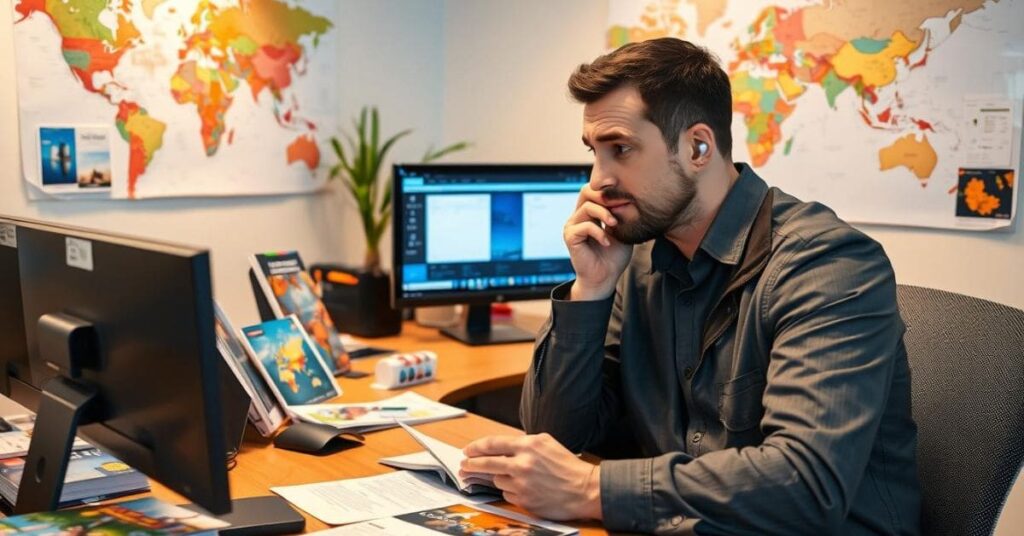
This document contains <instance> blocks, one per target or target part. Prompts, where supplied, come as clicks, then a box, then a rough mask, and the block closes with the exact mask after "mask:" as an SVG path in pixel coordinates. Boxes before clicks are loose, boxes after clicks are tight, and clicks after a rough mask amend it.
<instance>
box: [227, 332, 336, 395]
mask: <svg viewBox="0 0 1024 536" xmlns="http://www.w3.org/2000/svg"><path fill="white" fill-rule="evenodd" d="M242 336H243V337H242V341H243V342H244V343H245V345H246V347H247V348H248V350H249V352H251V353H252V356H253V357H254V358H255V362H256V364H257V365H259V367H258V368H259V370H260V373H261V374H262V375H263V378H264V379H265V380H266V381H267V384H268V385H269V386H270V389H271V390H272V391H273V392H274V396H276V397H277V400H278V402H280V404H281V406H282V407H284V409H285V411H287V412H289V413H291V410H292V407H294V406H301V405H303V404H318V403H321V402H325V401H327V400H330V399H332V398H335V397H337V396H340V395H341V388H340V387H338V384H337V382H335V381H334V376H333V375H332V374H331V369H330V368H329V367H328V366H327V363H325V362H324V360H323V358H321V357H320V353H319V352H318V351H317V350H316V345H315V344H314V343H313V341H312V340H310V338H309V335H307V334H306V331H305V330H303V329H302V326H301V325H300V324H299V320H298V318H296V317H295V315H289V316H287V317H285V318H280V319H277V320H271V321H269V322H263V323H260V324H256V325H254V326H249V327H245V328H242Z"/></svg>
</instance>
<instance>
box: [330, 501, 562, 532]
mask: <svg viewBox="0 0 1024 536" xmlns="http://www.w3.org/2000/svg"><path fill="white" fill-rule="evenodd" d="M314 534H317V535H318V536H381V535H387V536H390V535H392V534H404V535H405V536H437V535H438V534H529V535H530V536H569V535H572V534H579V531H578V530H576V529H575V528H573V527H569V526H566V525H560V524H558V523H552V522H551V521H544V520H541V519H536V518H532V517H529V516H525V515H522V514H518V513H516V512H511V511H508V510H503V509H501V508H497V507H494V506H488V505H483V504H478V505H475V506H469V505H465V504H453V505H451V506H447V507H445V508H431V509H429V510H423V511H420V512H413V513H410V514H403V515H400V516H395V517H386V518H383V519H375V520H373V521H364V522H362V523H353V524H351V525H346V526H344V527H335V528H333V529H327V530H323V531H320V532H316V533H314Z"/></svg>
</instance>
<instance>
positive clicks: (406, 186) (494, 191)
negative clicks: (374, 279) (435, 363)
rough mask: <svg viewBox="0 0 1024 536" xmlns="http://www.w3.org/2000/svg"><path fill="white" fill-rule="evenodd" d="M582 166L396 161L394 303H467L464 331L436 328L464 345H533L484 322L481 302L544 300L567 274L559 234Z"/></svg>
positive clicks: (584, 176) (524, 335) (510, 329)
mask: <svg viewBox="0 0 1024 536" xmlns="http://www.w3.org/2000/svg"><path fill="white" fill-rule="evenodd" d="M590 169H591V166H590V165H586V164H561V165H532V164H442V165H438V164H399V165H395V166H394V175H393V181H394V182H393V184H392V187H393V190H394V191H393V208H392V211H393V215H394V230H395V234H394V270H393V272H394V273H393V283H392V297H393V301H394V303H395V306H396V307H397V306H421V305H441V304H468V305H469V311H468V314H467V319H466V323H465V325H461V326H458V327H455V328H447V329H444V330H442V332H443V333H445V334H446V335H448V336H450V337H453V338H455V339H457V340H460V341H462V342H464V343H467V344H472V345H476V344H492V343H502V342H519V341H527V340H532V339H533V334H531V333H529V332H526V331H523V330H521V329H518V328H516V327H514V326H510V325H493V326H492V325H491V315H490V304H491V303H492V302H504V301H510V300H529V299H539V298H546V297H548V295H549V293H550V292H551V289H552V288H554V287H555V286H556V285H558V284H560V283H563V282H565V281H569V280H571V279H572V278H573V277H574V276H573V269H572V264H571V263H570V262H569V252H568V250H567V249H566V247H565V242H564V241H563V239H562V228H563V227H564V225H565V222H566V220H567V219H568V218H569V216H570V215H572V212H573V211H574V210H575V209H576V199H577V197H578V195H579V191H580V188H581V187H582V186H583V185H584V184H586V182H587V181H588V180H589V179H590Z"/></svg>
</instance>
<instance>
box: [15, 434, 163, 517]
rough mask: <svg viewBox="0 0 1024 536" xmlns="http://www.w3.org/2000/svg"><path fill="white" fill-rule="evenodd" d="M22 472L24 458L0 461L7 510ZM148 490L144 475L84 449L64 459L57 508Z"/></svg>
mask: <svg viewBox="0 0 1024 536" xmlns="http://www.w3.org/2000/svg"><path fill="white" fill-rule="evenodd" d="M24 472H25V457H24V456H22V457H16V458H6V459H3V460H0V497H2V498H3V500H4V502H5V503H6V504H7V506H11V505H13V504H15V501H16V500H17V497H18V486H19V484H21V478H22V475H23V474H24ZM148 489H149V481H148V480H147V479H146V475H144V474H142V473H140V472H138V471H136V470H135V469H132V468H131V467H129V466H128V465H127V464H125V463H124V462H122V461H120V460H118V459H117V458H115V457H113V456H111V455H109V454H106V453H104V452H101V451H100V450H99V449H97V448H94V447H93V448H87V449H85V450H78V451H74V452H72V453H71V455H70V456H69V457H68V467H67V474H66V475H65V476H64V489H63V490H61V495H60V506H61V507H62V508H63V507H65V506H69V505H73V504H79V503H81V502H85V501H92V500H99V499H101V498H109V497H116V496H118V495H124V494H126V493H135V492H139V491H145V490H148Z"/></svg>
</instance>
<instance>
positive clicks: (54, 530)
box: [0, 498, 229, 536]
mask: <svg viewBox="0 0 1024 536" xmlns="http://www.w3.org/2000/svg"><path fill="white" fill-rule="evenodd" d="M228 526H229V525H228V524H227V523H225V522H223V521H221V520H219V519H214V518H212V517H208V516H204V515H202V514H199V513H196V512H193V511H191V510H186V509H185V508H181V507H180V506H174V505H170V504H167V503H165V502H162V501H159V500H157V499H154V498H147V499H136V500H132V501H124V502H121V503H114V504H96V505H90V506H86V507H84V508H76V509H74V510H62V511H59V512H36V513H33V514H24V515H20V516H16V517H8V518H7V519H0V535H7V534H17V535H31V536H49V535H54V536H66V535H72V534H74V535H90V536H92V535H96V536H148V535H161V534H193V535H195V536H202V535H206V534H210V535H215V534H217V530H218V529H222V528H225V527H228Z"/></svg>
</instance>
